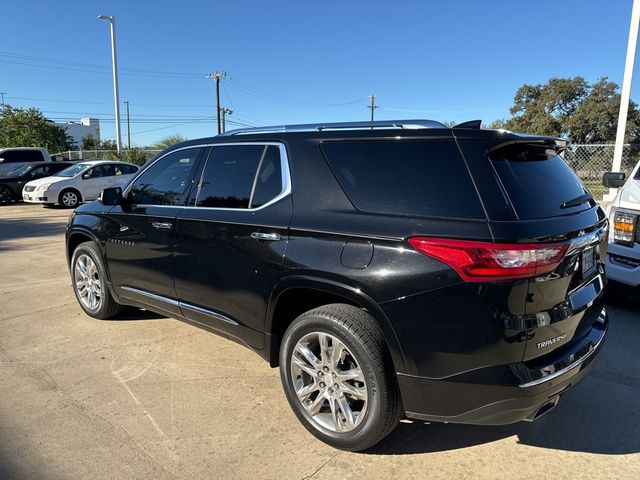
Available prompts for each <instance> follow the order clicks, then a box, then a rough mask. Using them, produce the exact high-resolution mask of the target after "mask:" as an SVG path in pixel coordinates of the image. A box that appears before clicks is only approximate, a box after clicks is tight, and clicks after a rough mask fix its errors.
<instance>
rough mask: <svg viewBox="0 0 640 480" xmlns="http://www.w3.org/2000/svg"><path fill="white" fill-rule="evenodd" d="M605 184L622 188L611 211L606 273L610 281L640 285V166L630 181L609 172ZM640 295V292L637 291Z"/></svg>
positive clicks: (620, 175) (621, 174) (632, 285)
mask: <svg viewBox="0 0 640 480" xmlns="http://www.w3.org/2000/svg"><path fill="white" fill-rule="evenodd" d="M602 183H603V185H604V186H605V187H612V188H618V194H617V195H616V197H615V199H614V200H613V202H612V203H611V206H610V207H609V209H608V214H609V222H610V227H609V245H608V251H607V258H606V264H605V270H606V273H607V278H608V279H610V280H614V281H616V282H620V283H622V284H625V285H628V286H630V287H638V285H640V162H638V164H637V165H636V166H635V168H634V169H633V172H632V173H631V175H630V176H629V178H628V179H627V180H626V181H625V174H624V173H620V172H607V173H605V174H604V177H603V179H602ZM637 290H639V291H640V289H637ZM639 293H640V292H639Z"/></svg>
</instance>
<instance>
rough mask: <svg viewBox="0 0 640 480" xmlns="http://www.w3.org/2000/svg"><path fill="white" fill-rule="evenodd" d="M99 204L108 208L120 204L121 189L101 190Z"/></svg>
mask: <svg viewBox="0 0 640 480" xmlns="http://www.w3.org/2000/svg"><path fill="white" fill-rule="evenodd" d="M98 200H100V203H102V204H103V205H106V206H108V207H112V206H114V205H121V204H122V188H120V187H109V188H105V189H104V190H102V193H101V194H100V197H99V198H98Z"/></svg>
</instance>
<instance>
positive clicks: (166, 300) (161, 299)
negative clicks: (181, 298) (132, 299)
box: [120, 286, 180, 307]
mask: <svg viewBox="0 0 640 480" xmlns="http://www.w3.org/2000/svg"><path fill="white" fill-rule="evenodd" d="M120 288H121V289H122V290H126V291H127V292H131V293H137V294H138V295H142V296H143V297H147V298H150V299H152V300H156V301H158V302H164V303H167V304H169V305H171V306H172V307H180V302H178V301H177V300H174V299H173V298H169V297H164V296H162V295H156V294H155V293H151V292H147V291H145V290H140V289H138V288H134V287H127V286H123V287H120Z"/></svg>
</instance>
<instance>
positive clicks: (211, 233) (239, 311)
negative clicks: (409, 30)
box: [175, 197, 292, 348]
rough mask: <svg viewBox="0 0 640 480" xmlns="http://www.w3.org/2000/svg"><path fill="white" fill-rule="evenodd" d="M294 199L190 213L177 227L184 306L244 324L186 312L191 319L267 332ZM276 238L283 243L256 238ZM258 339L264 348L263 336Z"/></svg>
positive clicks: (178, 272) (178, 274) (229, 328)
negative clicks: (267, 317) (253, 209)
mask: <svg viewBox="0 0 640 480" xmlns="http://www.w3.org/2000/svg"><path fill="white" fill-rule="evenodd" d="M291 211H292V208H291V198H290V197H286V198H283V199H281V200H280V201H279V202H277V203H276V204H274V205H271V206H269V207H268V208H266V209H264V210H260V211H256V212H251V211H247V210H236V211H233V210H215V209H200V208H187V209H184V210H183V211H181V213H180V215H179V217H178V220H177V227H176V243H175V275H176V278H175V285H176V294H177V296H178V299H179V300H180V301H181V302H185V303H187V304H189V305H193V306H196V307H199V308H202V309H205V310H209V311H212V312H216V313H219V314H222V315H224V316H225V317H227V318H229V319H230V320H231V321H233V322H235V323H237V324H238V325H233V324H232V323H230V322H224V321H220V319H218V318H215V317H214V316H211V315H198V314H197V311H196V312H194V311H193V309H183V312H182V313H183V315H184V316H185V317H187V318H190V319H193V320H196V321H198V322H200V323H205V324H207V325H208V326H209V327H211V328H214V329H216V330H220V331H224V332H227V333H229V334H231V335H239V332H240V331H242V329H243V328H244V329H249V330H253V331H256V332H263V331H264V322H265V312H266V309H267V301H268V298H269V295H270V293H271V291H272V289H273V288H274V287H275V285H276V284H277V282H278V279H279V278H280V276H281V274H282V261H283V258H284V254H285V249H286V245H287V239H288V237H287V228H288V223H289V218H290V217H291ZM257 232H265V233H271V234H276V235H277V236H279V239H277V240H261V239H256V238H253V237H252V234H254V233H257ZM241 335H242V336H245V337H247V339H248V340H249V339H251V338H253V339H254V341H259V342H260V345H255V344H254V345H251V346H252V347H254V348H262V346H263V345H262V341H263V338H262V336H259V337H254V335H253V334H252V333H251V332H250V331H246V332H244V333H241Z"/></svg>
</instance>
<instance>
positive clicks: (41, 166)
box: [0, 162, 72, 205]
mask: <svg viewBox="0 0 640 480" xmlns="http://www.w3.org/2000/svg"><path fill="white" fill-rule="evenodd" d="M70 165H72V164H71V163H69V162H34V163H32V164H29V165H26V164H25V165H22V166H20V167H16V168H14V169H13V170H11V171H10V172H8V173H6V174H5V175H4V176H2V177H0V205H7V204H9V203H11V202H13V201H17V200H22V187H23V186H24V184H25V183H27V182H29V181H31V180H36V179H38V178H43V177H48V176H51V175H55V174H56V173H58V172H59V171H61V170H64V169H65V168H68V167H69V166H70Z"/></svg>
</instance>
